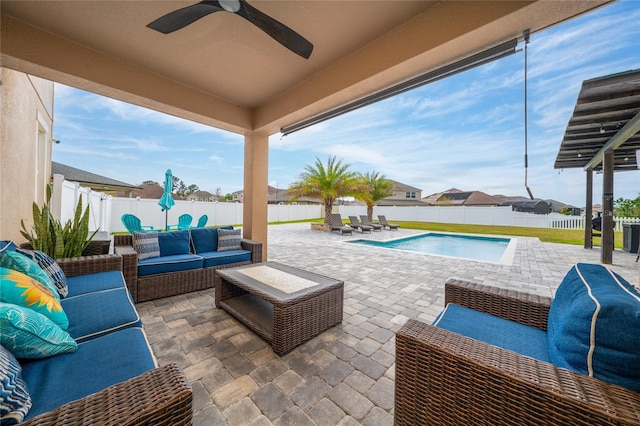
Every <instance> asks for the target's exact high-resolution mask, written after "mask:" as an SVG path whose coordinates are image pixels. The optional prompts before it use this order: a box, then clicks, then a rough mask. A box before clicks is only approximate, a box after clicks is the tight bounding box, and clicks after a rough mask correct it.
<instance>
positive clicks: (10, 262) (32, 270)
mask: <svg viewBox="0 0 640 426" xmlns="http://www.w3.org/2000/svg"><path fill="white" fill-rule="evenodd" d="M0 267H2V268H7V269H13V270H14V271H18V272H22V273H23V274H25V275H28V276H30V277H31V278H33V279H34V280H37V281H38V282H39V283H40V284H42V285H43V286H45V287H47V288H48V289H49V290H51V292H52V293H53V294H54V296H55V297H56V299H58V300H60V295H59V294H58V289H57V288H56V286H55V285H54V284H53V281H51V278H49V276H48V275H47V274H46V273H45V272H44V271H43V270H42V268H41V267H40V266H38V264H37V263H36V262H34V261H33V260H31V259H30V258H28V257H27V256H25V255H24V254H20V253H18V252H17V251H8V250H5V251H4V252H3V253H0Z"/></svg>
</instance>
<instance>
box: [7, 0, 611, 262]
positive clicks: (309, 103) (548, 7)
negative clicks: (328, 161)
mask: <svg viewBox="0 0 640 426" xmlns="http://www.w3.org/2000/svg"><path fill="white" fill-rule="evenodd" d="M609 2H610V0H584V1H553V0H552V1H549V0H544V1H543V0H519V1H503V0H499V1H436V0H409V1H405V0H387V1H380V0H358V1H348V0H343V1H329V0H319V1H275V0H255V1H254V0H251V1H250V2H249V3H250V4H252V5H253V6H254V7H255V8H257V9H259V10H261V11H262V12H264V13H265V14H267V15H269V16H271V17H273V18H275V19H277V20H278V21H280V22H282V23H283V24H285V25H286V26H288V27H290V28H292V29H294V30H295V31H297V32H299V33H300V34H302V35H303V36H304V37H305V38H306V39H308V40H309V41H310V42H311V43H312V44H313V46H314V48H313V52H312V54H311V56H310V57H309V59H304V58H302V57H301V56H298V55H296V54H294V53H292V52H291V51H289V50H287V49H286V48H284V47H283V46H282V45H280V44H279V43H278V42H276V41H275V40H273V39H272V38H270V37H269V36H268V35H266V34H265V33H264V32H263V31H261V30H260V29H259V28H258V27H257V26H256V25H253V24H252V23H250V22H248V21H247V20H245V19H243V18H242V17H241V16H237V15H234V14H233V13H230V12H226V11H220V12H217V13H212V14H211V15H208V16H206V17H203V18H202V19H199V20H197V21H196V22H194V23H192V24H190V25H188V26H187V27H185V28H183V29H180V30H178V31H176V32H174V33H171V34H162V33H159V32H157V31H154V30H151V29H149V28H147V27H146V25H147V24H149V23H150V22H152V21H154V20H156V19H157V18H159V17H161V16H163V15H165V14H167V13H169V12H171V11H173V10H176V9H178V8H181V7H186V6H190V5H192V4H194V3H196V1H189V0H186V1H185V0H180V1H142V0H139V1H136V0H131V1H91V0H84V1H82V0H78V1H76V0H73V1H71V0H66V1H65V0H63V1H55V0H52V1H11V0H3V1H2V3H1V4H0V13H1V22H0V41H1V43H2V44H1V53H2V56H1V61H2V66H4V67H7V68H11V69H15V70H17V71H21V72H24V73H27V74H32V75H35V76H38V77H42V78H45V79H49V80H52V81H56V82H59V83H63V84H66V85H70V86H74V87H78V88H81V89H84V90H89V91H92V92H94V93H98V94H101V95H104V96H108V97H112V98H116V99H120V100H123V101H126V102H130V103H133V104H136V105H141V106H144V107H147V108H152V109H156V110H159V111H162V112H165V113H168V114H172V115H175V116H178V117H182V118H186V119H189V120H193V121H197V122H201V123H204V124H207V125H211V126H214V127H217V128H220V129H223V130H227V131H230V132H235V133H238V134H241V135H243V136H244V144H245V153H244V188H243V189H244V195H245V196H244V210H243V211H244V217H243V232H244V235H245V236H246V237H247V238H252V239H254V240H258V241H262V242H263V250H264V253H263V259H266V258H267V195H268V191H267V182H268V180H269V179H268V173H267V172H268V147H269V136H270V135H273V134H276V133H278V132H279V131H280V130H281V129H284V131H285V132H287V131H291V129H295V128H296V127H297V125H299V124H301V123H306V122H309V120H312V121H314V122H315V120H316V119H317V118H319V117H323V115H324V114H327V113H332V112H333V111H336V110H337V111H340V108H344V107H345V106H349V105H351V107H357V105H354V104H353V103H354V102H356V101H359V100H366V99H371V98H370V97H372V96H373V97H375V96H376V95H377V94H380V93H393V92H394V90H391V91H389V90H390V89H393V88H394V87H397V86H398V85H402V84H404V83H407V82H412V80H413V79H415V78H417V77H420V76H421V75H425V73H426V74H427V77H429V78H431V79H436V78H442V77H445V76H446V75H449V74H450V73H453V72H457V70H461V69H464V66H473V65H474V64H476V63H481V61H480V62H476V59H482V58H485V57H488V58H492V57H493V58H497V57H501V55H502V53H501V52H500V51H497V50H495V49H496V48H502V47H505V48H508V49H509V50H510V51H511V53H513V52H515V45H516V43H517V42H518V41H519V40H521V39H522V36H523V34H524V32H525V31H530V32H531V34H532V35H535V33H536V32H538V31H541V30H543V29H545V28H547V27H550V26H552V25H555V24H558V23H560V22H563V21H565V20H568V19H571V18H574V17H576V16H578V15H580V14H583V13H586V12H588V11H590V10H592V9H594V8H597V7H600V6H602V5H604V4H607V3H609ZM203 3H204V2H203ZM208 3H211V2H208ZM223 3H224V4H225V5H227V6H229V5H231V6H233V3H234V2H233V1H225V2H223ZM491 55H493V56H491ZM454 65H455V66H454ZM331 115H332V114H329V115H326V116H325V117H328V116H331ZM4 125H6V123H3V126H4Z"/></svg>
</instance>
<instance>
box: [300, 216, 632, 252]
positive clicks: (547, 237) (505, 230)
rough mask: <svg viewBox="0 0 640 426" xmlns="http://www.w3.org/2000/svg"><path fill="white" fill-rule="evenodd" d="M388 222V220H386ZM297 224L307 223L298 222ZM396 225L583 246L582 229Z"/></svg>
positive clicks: (619, 239)
mask: <svg viewBox="0 0 640 426" xmlns="http://www.w3.org/2000/svg"><path fill="white" fill-rule="evenodd" d="M387 220H389V219H387ZM298 222H309V221H308V220H306V221H298ZM311 222H322V219H317V220H311ZM389 222H393V223H397V224H398V225H400V227H401V228H406V229H420V230H424V231H440V232H461V233H467V234H491V235H509V236H515V237H534V238H539V239H540V241H543V242H545V243H560V244H573V245H578V246H581V245H583V244H584V230H582V229H549V228H528V227H521V226H492V225H462V224H458V223H438V222H403V221H397V220H389ZM614 234H615V235H614V245H615V248H618V249H621V248H622V232H615V233H614ZM593 244H594V245H600V237H594V239H593Z"/></svg>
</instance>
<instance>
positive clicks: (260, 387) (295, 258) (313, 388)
mask: <svg viewBox="0 0 640 426" xmlns="http://www.w3.org/2000/svg"><path fill="white" fill-rule="evenodd" d="M418 232H421V231H411V230H403V229H400V230H399V231H398V232H395V231H383V232H374V233H371V234H363V235H361V234H360V233H358V232H354V234H353V236H341V235H339V234H338V233H328V232H322V231H312V230H311V229H310V226H309V224H308V223H301V224H287V225H274V226H270V227H269V233H268V241H269V260H274V261H278V262H281V263H285V264H288V265H291V266H295V267H299V268H302V269H306V270H309V271H312V272H315V273H318V274H323V275H327V276H329V277H332V278H336V279H339V280H343V281H344V282H345V300H344V321H343V323H342V324H341V325H339V326H336V327H333V328H331V329H329V330H328V331H326V332H324V333H322V334H321V335H319V336H317V337H315V338H314V339H312V340H310V341H309V342H307V343H305V344H303V345H301V346H299V347H298V348H296V349H295V350H293V351H292V352H291V353H289V354H287V355H286V356H283V357H279V356H277V355H276V354H275V353H274V352H273V351H272V350H271V346H269V345H268V344H267V343H266V342H265V341H264V340H262V339H261V338H260V337H259V336H257V335H256V334H254V333H253V332H252V331H250V330H249V329H247V328H246V327H244V326H243V325H241V324H240V323H239V322H238V321H236V320H235V319H234V318H233V317H231V316H230V315H228V314H227V313H226V312H225V311H222V310H218V309H216V308H215V306H214V300H213V297H214V292H213V290H206V291H201V292H195V293H191V294H187V295H181V296H175V297H171V298H166V299H160V300H155V301H152V302H145V303H141V304H139V305H138V310H139V312H140V315H141V317H142V321H143V323H144V328H145V330H146V332H147V336H148V338H149V341H150V343H151V346H152V348H153V351H154V353H155V356H156V358H157V359H158V362H159V363H160V364H166V363H170V362H177V363H178V364H179V365H180V366H181V368H182V369H183V370H184V372H185V374H186V375H187V377H188V378H189V380H190V381H191V383H192V385H193V391H194V424H195V425H207V426H209V425H270V424H274V425H314V424H317V425H356V424H364V425H391V424H393V391H394V351H395V348H394V340H395V339H394V335H395V332H396V331H397V330H398V329H399V328H400V327H401V326H402V325H403V324H404V323H405V322H406V321H407V319H409V318H418V319H420V320H423V321H425V322H429V323H430V322H431V321H433V319H434V318H435V316H436V315H437V313H438V312H439V311H440V310H441V309H442V308H443V299H444V283H445V281H446V280H447V279H448V278H450V277H457V278H462V279H466V280H470V281H474V282H479V283H484V284H490V285H496V286H500V287H504V288H513V289H518V290H523V291H527V292H532V293H537V294H542V295H549V296H552V295H553V292H554V290H555V288H556V286H557V285H558V284H559V282H560V280H561V279H562V277H563V276H564V274H565V273H566V272H567V270H568V269H569V268H570V267H571V266H572V265H573V264H575V263H577V262H590V263H599V260H600V250H599V249H598V248H594V249H593V250H585V249H583V248H582V247H580V246H569V245H564V244H550V243H541V242H540V241H539V240H538V239H535V238H521V237H518V242H517V246H516V251H515V255H514V258H513V264H512V265H501V264H495V263H487V262H477V261H471V260H465V259H457V258H447V257H440V256H432V255H424V254H418V253H410V252H401V251H397V250H389V249H380V248H375V247H367V246H359V245H354V244H348V243H346V242H345V241H347V240H349V239H352V238H371V239H390V238H398V237H401V236H406V235H410V234H415V233H418ZM635 258H636V255H635V254H629V253H626V252H624V251H621V250H616V251H615V252H614V255H613V261H614V264H613V265H612V269H613V270H614V271H616V272H618V273H619V274H620V275H622V276H623V277H625V278H626V279H627V280H628V281H630V282H631V283H632V284H637V283H638V274H639V268H640V265H638V263H635V262H634V261H635Z"/></svg>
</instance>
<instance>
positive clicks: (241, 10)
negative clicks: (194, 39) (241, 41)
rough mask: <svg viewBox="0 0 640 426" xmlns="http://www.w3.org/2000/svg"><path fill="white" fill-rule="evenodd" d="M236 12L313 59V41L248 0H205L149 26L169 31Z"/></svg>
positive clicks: (299, 53) (169, 14) (293, 50)
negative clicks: (215, 14) (199, 20)
mask: <svg viewBox="0 0 640 426" xmlns="http://www.w3.org/2000/svg"><path fill="white" fill-rule="evenodd" d="M221 11H226V12H232V13H235V14H237V15H240V16H242V17H243V18H244V19H246V20H247V21H249V22H251V23H252V24H254V25H255V26H257V27H258V28H260V29H261V30H262V31H264V32H265V33H267V34H268V35H269V36H271V37H272V38H273V39H275V40H276V41H277V42H279V43H280V44H282V45H283V46H284V47H286V48H287V49H289V50H291V51H292V52H294V53H296V54H298V55H300V56H302V57H303V58H305V59H309V56H311V52H312V51H313V44H311V43H310V42H309V41H308V40H307V39H305V38H304V37H302V36H301V35H300V34H298V33H297V32H295V31H293V30H292V29H291V28H289V27H287V26H286V25H284V24H282V23H281V22H278V21H276V20H275V19H273V18H272V17H270V16H268V15H265V14H264V13H262V12H260V11H259V10H258V9H256V8H255V7H253V6H251V5H250V4H249V3H247V2H246V1H245V0H205V1H201V2H200V3H196V4H192V5H191V6H187V7H183V8H182V9H178V10H174V11H173V12H170V13H167V14H166V15H164V16H161V17H160V18H158V19H156V20H155V21H153V22H151V23H150V24H148V25H147V27H149V28H151V29H153V30H156V31H159V32H161V33H164V34H169V33H171V32H173V31H176V30H179V29H181V28H184V27H186V26H187V25H190V24H192V23H194V22H195V21H197V20H198V19H200V18H203V17H205V16H207V15H209V14H211V13H214V12H221Z"/></svg>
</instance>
